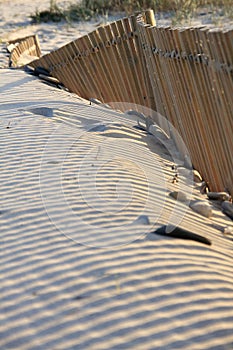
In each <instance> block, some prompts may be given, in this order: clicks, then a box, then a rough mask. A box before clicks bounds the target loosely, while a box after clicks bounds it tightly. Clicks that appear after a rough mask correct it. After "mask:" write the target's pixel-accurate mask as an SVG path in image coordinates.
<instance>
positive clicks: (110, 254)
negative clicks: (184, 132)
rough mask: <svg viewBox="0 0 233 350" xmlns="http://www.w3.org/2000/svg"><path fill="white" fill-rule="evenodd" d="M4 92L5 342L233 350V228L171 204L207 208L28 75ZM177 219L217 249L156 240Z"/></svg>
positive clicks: (15, 77) (130, 123) (123, 123)
mask: <svg viewBox="0 0 233 350" xmlns="http://www.w3.org/2000/svg"><path fill="white" fill-rule="evenodd" d="M25 2H26V1H24V2H22V4H23V3H24V4H25ZM28 3H29V2H28ZM34 3H36V2H34ZM38 3H39V2H38ZM40 3H41V4H42V1H40ZM0 4H1V5H2V2H1V3H0ZM17 4H20V2H17ZM22 6H23V5H22ZM28 6H29V5H28ZM29 8H30V7H29ZM25 13H26V12H25ZM1 15H2V16H3V12H2V14H1ZM4 16H6V14H4ZM20 16H22V14H21V15H20ZM9 17H10V15H9ZM4 18H5V24H6V23H7V21H6V17H4ZM3 27H4V25H3V26H2V28H3ZM42 27H43V30H47V31H48V33H49V34H48V37H49V38H50V41H49V40H48V41H47V44H48V46H47V47H49V45H51V46H52V45H54V44H55V42H56V35H55V36H54V38H52V34H51V33H50V30H49V29H48V28H51V27H48V25H41V28H42ZM36 28H37V29H36V30H38V27H36ZM80 28H81V24H80V27H79V29H77V28H76V29H77V33H78V30H79V31H81V29H80ZM76 29H75V30H76ZM27 30H28V28H27ZM63 33H64V31H63ZM80 34H81V32H79V34H78V35H80ZM72 35H75V32H74V33H73V34H72ZM58 37H59V35H58ZM63 39H64V41H65V40H69V37H68V36H67V37H66V39H65V35H64V37H63ZM71 40H72V39H71ZM47 44H46V45H47ZM0 92H1V94H0V140H1V153H0V164H1V172H0V183H1V186H0V227H1V235H0V241H1V242H0V244H1V252H0V279H1V283H0V295H1V303H0V317H1V322H0V348H1V349H23V350H24V349H100V350H102V349H116V350H118V349H216V350H217V349H231V348H232V347H233V335H232V322H233V307H232V305H233V303H232V302H233V283H232V282H233V279H232V272H233V271H232V270H233V268H232V247H233V241H232V238H233V236H232V234H229V235H224V234H223V230H224V228H225V227H227V226H230V227H232V221H231V220H230V219H229V218H227V217H226V216H225V215H224V214H223V213H222V212H221V210H220V209H219V207H218V205H215V204H213V203H212V206H213V209H212V210H213V216H212V218H209V219H208V218H205V217H203V216H201V215H199V214H197V213H195V212H193V211H192V210H191V209H190V208H189V207H188V206H187V205H185V204H183V203H179V202H176V201H174V200H173V199H172V198H171V197H170V196H169V193H170V191H175V190H180V189H183V188H185V189H186V192H187V193H188V194H189V195H190V196H191V198H192V199H199V200H201V201H204V200H207V197H206V195H201V194H200V191H199V189H198V187H196V186H194V188H192V187H191V186H190V187H187V186H186V185H185V178H182V177H180V180H179V182H178V183H177V184H173V183H172V179H173V176H174V170H172V164H173V159H172V158H171V155H170V154H169V152H168V149H167V148H166V147H164V146H163V145H162V144H161V143H160V142H159V141H158V139H156V137H154V136H153V135H149V134H148V133H146V132H144V131H142V130H139V129H138V128H137V118H134V117H132V116H131V117H129V116H127V115H124V114H122V113H120V112H117V111H113V110H111V109H107V108H105V107H103V106H101V105H100V106H97V105H95V104H91V105H90V103H89V101H86V100H83V99H81V98H79V97H78V96H76V95H74V94H71V93H69V92H67V91H63V90H59V89H58V88H55V87H53V86H50V85H48V84H45V83H44V82H43V81H41V80H39V79H37V78H36V77H33V76H30V75H29V74H27V73H25V72H23V71H20V70H10V69H1V70H0ZM178 214H180V216H177V215H178ZM171 220H173V221H177V220H178V222H179V225H180V226H182V227H183V228H186V229H191V230H192V231H193V232H195V233H197V234H201V235H203V236H205V237H207V238H208V239H210V240H211V242H212V245H211V246H206V245H203V244H201V243H198V242H194V241H188V240H187V241H186V240H181V239H174V238H169V237H163V236H158V235H155V234H152V233H151V232H152V231H153V230H154V229H156V228H157V227H159V226H160V225H162V224H167V223H168V222H170V221H171Z"/></svg>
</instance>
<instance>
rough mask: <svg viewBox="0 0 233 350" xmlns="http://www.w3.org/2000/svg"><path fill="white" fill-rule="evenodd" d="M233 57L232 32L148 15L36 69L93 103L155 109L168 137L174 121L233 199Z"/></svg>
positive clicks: (199, 163) (75, 45)
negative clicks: (160, 23)
mask: <svg viewBox="0 0 233 350" xmlns="http://www.w3.org/2000/svg"><path fill="white" fill-rule="evenodd" d="M232 60H233V40H232V30H230V29H229V30H221V29H208V28H206V27H199V28H196V27H195V28H192V27H190V28H171V27H157V26H156V23H155V19H154V13H153V11H151V10H148V11H146V12H145V13H143V14H139V15H135V16H131V17H129V18H123V19H120V20H118V21H115V22H112V23H110V24H107V25H105V26H103V27H99V28H97V29H96V30H95V31H93V32H91V33H89V34H87V35H85V36H83V37H81V38H78V39H77V40H75V41H72V42H71V43H69V44H67V45H65V46H63V47H61V48H60V49H58V50H55V51H52V52H51V53H49V54H47V55H44V56H42V57H41V58H40V59H38V60H35V61H33V62H32V63H30V66H31V67H33V68H37V67H43V68H45V69H47V70H48V71H49V72H50V74H51V75H52V76H54V77H55V78H57V79H58V80H59V81H60V82H62V83H63V84H64V85H65V87H67V88H68V89H69V90H70V91H72V92H74V93H76V94H78V95H80V96H81V97H84V98H86V99H90V98H96V99H99V100H100V101H102V102H104V103H108V104H110V105H112V106H113V107H114V108H115V107H116V106H117V108H118V109H121V110H122V111H125V109H126V106H127V108H128V105H127V103H130V105H131V108H132V109H135V110H137V111H140V112H143V111H148V109H150V110H153V111H154V112H155V113H154V112H151V115H150V117H151V118H152V119H153V120H156V122H158V123H160V121H161V123H163V125H160V126H162V127H163V128H164V129H165V130H166V132H167V133H169V130H170V129H169V125H170V124H169V123H171V124H172V125H173V126H174V127H175V129H176V130H177V131H178V132H179V134H180V135H181V137H182V139H183V140H184V142H185V144H186V146H187V148H188V151H189V154H190V156H191V160H192V163H193V166H194V167H195V168H196V169H197V170H199V171H200V173H201V174H202V176H203V178H204V179H205V180H206V181H208V184H209V188H210V189H211V190H212V191H223V190H227V191H229V192H230V193H231V195H233V177H232V169H233V157H232V155H233V137H232V131H233V114H232V111H233V99H232V96H233V81H232V74H233V64H232ZM126 102H127V103H126ZM143 108H145V110H144V109H143ZM145 113H146V112H145ZM155 115H161V116H163V117H164V118H161V120H160V119H158V118H155ZM146 116H147V117H148V115H146ZM164 120H166V121H168V122H167V125H164ZM165 124H166V123H165ZM173 136H174V135H173ZM175 141H177V140H175Z"/></svg>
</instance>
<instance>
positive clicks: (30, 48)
mask: <svg viewBox="0 0 233 350" xmlns="http://www.w3.org/2000/svg"><path fill="white" fill-rule="evenodd" d="M9 45H11V46H12V47H13V48H12V50H11V54H10V63H9V65H10V66H11V67H19V66H23V65H24V64H25V63H24V64H21V63H20V60H21V57H22V56H27V57H28V62H30V56H34V57H40V56H41V49H40V44H39V40H38V36H37V35H30V36H27V37H25V38H23V39H16V40H11V41H10V42H9Z"/></svg>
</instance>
